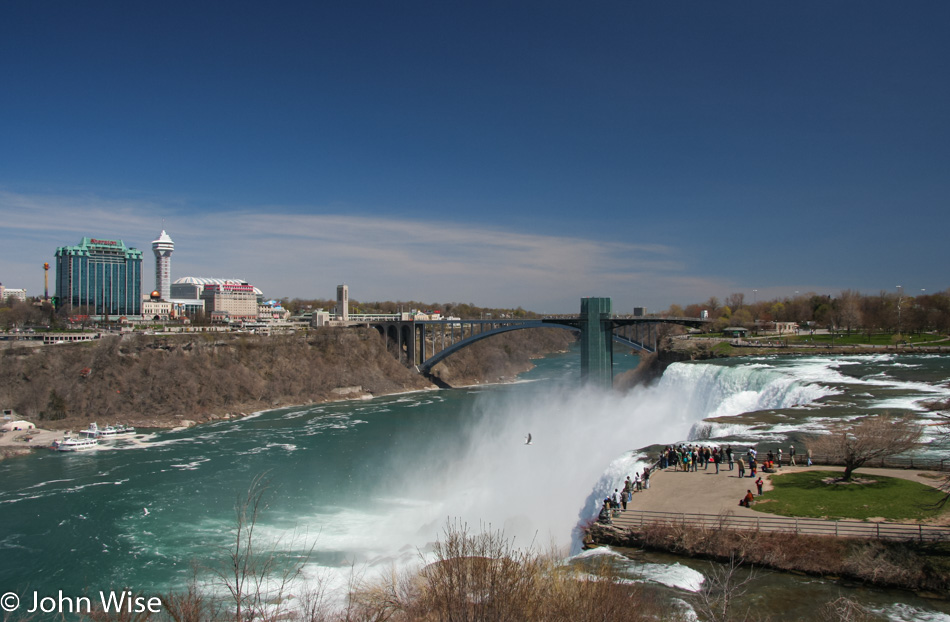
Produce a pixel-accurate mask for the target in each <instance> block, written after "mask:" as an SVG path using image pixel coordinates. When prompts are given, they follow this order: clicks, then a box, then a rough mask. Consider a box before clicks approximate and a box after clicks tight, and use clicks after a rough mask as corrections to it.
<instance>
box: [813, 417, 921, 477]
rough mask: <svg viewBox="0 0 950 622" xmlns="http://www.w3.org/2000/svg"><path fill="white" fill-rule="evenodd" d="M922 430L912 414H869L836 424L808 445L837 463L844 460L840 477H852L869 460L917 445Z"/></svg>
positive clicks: (815, 451) (816, 452) (884, 456)
mask: <svg viewBox="0 0 950 622" xmlns="http://www.w3.org/2000/svg"><path fill="white" fill-rule="evenodd" d="M922 434H923V428H922V427H921V426H920V425H919V424H918V423H916V422H915V421H914V419H913V418H912V417H910V416H904V417H892V416H889V415H886V414H885V415H878V416H874V417H866V418H864V419H862V420H861V421H859V422H858V423H856V424H854V425H847V424H842V425H839V426H836V427H835V428H833V429H832V431H831V434H828V435H826V436H820V437H818V438H817V439H815V440H814V441H812V442H811V443H810V447H809V448H810V449H811V450H812V452H813V453H814V454H817V455H822V456H826V457H827V458H828V459H829V460H830V461H832V462H834V463H843V464H844V475H843V476H842V478H841V479H842V480H844V481H851V474H852V473H854V471H855V470H856V469H859V468H861V467H862V466H863V465H864V464H865V463H867V462H868V461H869V460H876V459H879V458H886V457H887V456H893V455H895V454H899V453H901V452H905V451H910V450H911V449H914V448H915V447H916V446H917V444H918V443H919V442H920V437H921V435H922Z"/></svg>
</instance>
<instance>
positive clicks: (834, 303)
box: [661, 289, 950, 334]
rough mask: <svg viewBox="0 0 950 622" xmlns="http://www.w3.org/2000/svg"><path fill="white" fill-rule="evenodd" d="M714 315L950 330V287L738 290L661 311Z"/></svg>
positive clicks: (871, 328) (746, 322)
mask: <svg viewBox="0 0 950 622" xmlns="http://www.w3.org/2000/svg"><path fill="white" fill-rule="evenodd" d="M703 311H705V312H707V313H708V317H709V319H711V320H713V330H722V329H723V328H725V327H727V326H742V327H745V328H752V327H754V326H755V325H757V324H759V325H761V324H769V323H772V322H796V323H798V324H799V325H801V326H803V327H821V328H834V329H836V330H844V331H847V332H848V334H851V333H852V332H859V333H860V332H867V333H869V334H870V333H872V332H878V333H880V332H884V333H916V334H920V333H924V332H932V331H936V332H939V333H950V289H948V290H945V291H942V292H936V293H933V294H927V293H926V292H923V291H922V293H920V294H918V295H916V296H910V295H907V294H906V293H904V292H903V291H900V290H898V291H896V292H886V291H881V292H879V293H877V294H862V293H860V292H858V291H856V290H853V289H846V290H843V291H842V292H841V293H839V294H838V295H837V296H832V295H823V294H815V293H812V292H809V293H806V294H796V295H795V296H786V297H784V298H774V299H772V300H758V301H753V302H752V303H749V301H747V300H746V298H745V294H743V293H733V294H730V295H729V296H727V297H726V298H725V299H724V300H722V301H720V300H719V299H718V298H717V297H715V296H712V297H710V298H709V299H708V300H707V301H705V302H701V303H693V304H688V305H686V306H680V305H676V304H674V305H672V306H670V308H669V309H667V310H666V311H665V312H663V313H662V314H661V315H667V316H671V317H701V316H702V314H703Z"/></svg>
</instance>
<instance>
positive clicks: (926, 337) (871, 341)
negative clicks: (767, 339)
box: [763, 332, 950, 346]
mask: <svg viewBox="0 0 950 622" xmlns="http://www.w3.org/2000/svg"><path fill="white" fill-rule="evenodd" d="M946 338H947V336H946V335H931V334H928V333H924V334H922V335H909V334H906V333H905V334H904V335H902V336H901V341H902V342H906V344H907V345H914V344H918V345H927V344H929V343H931V342H934V341H940V340H943V339H946ZM763 339H764V337H763ZM831 342H832V338H831V335H827V334H821V335H807V334H802V335H799V336H789V337H788V345H794V344H797V343H821V344H831ZM945 343H946V345H950V343H947V342H945ZM834 344H835V345H836V346H859V345H872V346H890V345H894V335H893V334H891V333H875V334H873V335H871V336H870V338H869V337H868V335H867V333H854V332H853V333H851V335H848V334H847V333H837V334H835V336H834Z"/></svg>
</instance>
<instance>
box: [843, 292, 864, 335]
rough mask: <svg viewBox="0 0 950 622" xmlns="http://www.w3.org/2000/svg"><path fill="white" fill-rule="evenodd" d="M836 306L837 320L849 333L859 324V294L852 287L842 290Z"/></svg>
mask: <svg viewBox="0 0 950 622" xmlns="http://www.w3.org/2000/svg"><path fill="white" fill-rule="evenodd" d="M838 306H839V309H838V311H839V314H838V317H839V322H840V323H841V324H842V325H843V326H844V327H845V328H846V329H848V334H849V335H850V334H851V330H852V329H854V328H857V327H858V326H860V325H861V294H860V293H859V292H857V291H855V290H852V289H846V290H844V291H842V292H841V297H840V298H839V305H838Z"/></svg>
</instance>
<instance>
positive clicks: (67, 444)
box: [53, 436, 99, 451]
mask: <svg viewBox="0 0 950 622" xmlns="http://www.w3.org/2000/svg"><path fill="white" fill-rule="evenodd" d="M98 447H99V440H98V439H95V438H88V437H84V438H71V437H68V436H67V437H66V438H64V439H62V440H59V441H53V449H55V450H56V451H88V450H90V449H96V448H98Z"/></svg>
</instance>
